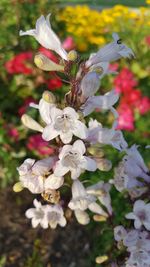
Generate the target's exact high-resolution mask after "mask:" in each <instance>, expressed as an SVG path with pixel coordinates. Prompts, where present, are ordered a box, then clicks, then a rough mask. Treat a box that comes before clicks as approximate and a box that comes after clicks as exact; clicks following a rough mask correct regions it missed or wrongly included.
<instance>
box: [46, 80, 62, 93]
mask: <svg viewBox="0 0 150 267" xmlns="http://www.w3.org/2000/svg"><path fill="white" fill-rule="evenodd" d="M46 84H47V87H48V89H49V90H52V91H53V90H56V89H58V88H60V87H62V81H61V80H60V79H59V78H53V79H49V80H47V81H46Z"/></svg>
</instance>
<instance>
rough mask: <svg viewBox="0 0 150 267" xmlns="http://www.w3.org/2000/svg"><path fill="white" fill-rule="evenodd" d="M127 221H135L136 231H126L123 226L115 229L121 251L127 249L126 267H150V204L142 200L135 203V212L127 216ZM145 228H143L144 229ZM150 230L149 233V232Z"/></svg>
mask: <svg viewBox="0 0 150 267" xmlns="http://www.w3.org/2000/svg"><path fill="white" fill-rule="evenodd" d="M126 218H127V219H133V220H134V227H135V229H132V230H129V229H128V230H126V229H125V228H124V227H123V226H122V225H119V226H116V227H115V228H114V238H115V240H116V241H117V246H118V248H119V249H122V247H126V250H127V252H128V254H129V258H128V259H127V260H126V262H125V265H123V266H125V267H135V266H136V267H148V266H150V265H149V263H150V236H149V232H148V231H150V203H148V204H145V202H144V201H142V200H137V201H136V202H135V203H134V207H133V212H130V213H129V214H127V215H126ZM142 227H143V228H142ZM147 230H148V231H147Z"/></svg>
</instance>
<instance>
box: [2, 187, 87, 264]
mask: <svg viewBox="0 0 150 267" xmlns="http://www.w3.org/2000/svg"><path fill="white" fill-rule="evenodd" d="M32 197H33V196H32V195H31V194H29V193H28V191H24V192H21V193H20V194H16V193H14V192H12V188H7V189H5V190H1V191H0V229H1V231H0V260H1V261H0V267H1V266H2V267H91V266H90V263H89V261H88V258H89V257H90V249H91V248H90V241H89V240H90V232H89V230H88V229H87V228H86V227H84V226H81V225H79V224H78V223H77V222H76V221H75V220H74V219H71V221H70V222H69V223H68V225H67V226H66V227H65V228H60V227H58V228H57V229H56V230H51V229H48V230H43V229H42V228H40V227H39V228H36V229H33V228H32V227H31V224H30V221H29V220H28V219H26V217H25V215H24V213H25V211H26V210H27V209H28V208H29V207H32V201H33V198H32ZM3 261H4V262H5V263H2V262H3Z"/></svg>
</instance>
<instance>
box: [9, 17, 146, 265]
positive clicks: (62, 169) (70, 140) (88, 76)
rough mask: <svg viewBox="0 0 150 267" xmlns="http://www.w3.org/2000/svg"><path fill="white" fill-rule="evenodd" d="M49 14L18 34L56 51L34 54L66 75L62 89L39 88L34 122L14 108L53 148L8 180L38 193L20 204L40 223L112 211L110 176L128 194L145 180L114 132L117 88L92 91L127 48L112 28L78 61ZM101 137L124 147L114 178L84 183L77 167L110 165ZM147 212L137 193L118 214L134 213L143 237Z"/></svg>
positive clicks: (137, 159)
mask: <svg viewBox="0 0 150 267" xmlns="http://www.w3.org/2000/svg"><path fill="white" fill-rule="evenodd" d="M49 17H50V15H48V16H47V17H46V18H45V17H44V16H41V17H40V18H39V19H38V20H37V22H36V28H35V29H32V30H27V31H26V32H23V31H20V35H21V36H23V35H31V36H33V37H34V38H35V39H36V40H37V41H38V42H39V43H40V44H41V45H42V46H43V47H44V48H46V49H50V50H53V51H54V52H55V53H56V54H57V55H58V57H59V58H57V61H54V60H52V59H50V58H49V57H47V55H44V54H42V53H38V54H37V55H35V58H34V62H35V65H36V66H37V67H38V68H40V69H41V70H44V71H57V72H58V74H59V73H61V75H63V76H64V78H65V81H67V82H68V83H69V91H68V92H67V93H66V95H65V97H64V99H63V100H62V101H61V102H59V101H58V100H57V99H56V97H55V96H54V94H52V93H51V92H49V91H44V93H43V95H42V98H41V99H40V101H39V103H37V104H36V103H30V107H31V108H34V109H37V110H38V112H39V115H40V118H41V119H40V123H39V122H37V121H36V120H34V119H33V118H32V117H31V116H29V115H28V114H23V115H22V118H21V119H22V122H23V124H24V126H26V127H27V128H29V129H32V130H35V131H37V132H39V134H38V135H41V137H42V139H43V140H44V142H45V143H46V142H50V146H51V147H52V148H53V155H52V156H50V155H49V156H48V157H47V158H44V159H41V160H37V161H36V160H35V159H32V158H28V159H26V160H25V161H24V162H23V163H22V164H21V166H20V167H18V168H17V170H18V173H19V182H18V183H16V184H15V185H14V191H16V192H19V191H21V190H22V189H23V188H27V189H28V190H29V191H30V192H31V193H33V194H36V195H37V194H39V195H40V196H41V201H42V203H41V202H39V201H38V200H37V199H34V206H35V208H31V209H28V210H27V211H26V216H27V218H30V219H31V220H32V226H33V227H37V226H38V225H39V224H40V225H41V227H43V228H44V229H45V228H48V226H50V227H51V228H56V226H57V224H59V225H60V226H62V227H64V226H65V225H66V223H67V216H65V215H66V213H65V210H66V209H70V210H71V211H72V213H73V214H74V215H75V217H76V219H77V221H78V222H79V223H80V224H83V225H86V224H88V223H89V221H90V214H89V212H88V211H91V212H93V213H94V217H93V218H94V220H96V221H105V220H107V219H109V218H111V219H112V216H113V209H112V205H111V196H110V190H111V186H112V184H114V185H115V187H116V188H117V190H118V191H123V190H126V191H127V192H128V193H129V195H131V197H132V199H134V198H137V197H139V196H141V195H143V194H145V193H147V190H148V184H149V181H150V175H149V170H148V168H147V166H146V165H145V163H144V160H143V158H142V156H141V155H140V153H139V151H138V150H137V146H136V145H133V146H131V147H130V148H129V147H128V144H127V142H126V141H125V139H124V137H123V134H122V132H121V131H120V130H118V129H117V125H118V113H117V111H116V110H115V108H114V105H115V103H116V102H117V101H118V99H119V93H118V92H117V91H116V90H115V89H114V88H113V89H112V90H110V91H108V92H107V93H105V94H103V95H102V94H99V88H100V84H101V80H102V78H103V77H105V75H108V74H109V73H110V70H109V64H110V62H112V61H115V60H118V59H120V58H121V57H124V58H131V57H134V53H133V51H132V50H131V49H130V48H129V47H128V46H126V45H125V44H124V43H122V41H121V39H120V38H119V36H118V34H116V33H113V35H112V37H113V41H112V42H111V43H109V44H107V45H105V46H104V47H102V48H101V49H99V50H98V51H97V53H95V54H92V55H91V56H90V57H89V58H88V59H87V60H86V61H82V60H81V59H80V58H79V56H78V54H77V52H76V51H74V50H71V51H70V52H68V53H67V52H66V50H65V49H64V48H63V46H62V44H61V42H60V40H59V38H58V36H57V35H56V34H55V33H54V31H53V30H52V28H51V25H50V21H49ZM97 109H98V110H100V111H101V112H111V113H112V115H113V116H114V121H113V124H112V127H111V128H107V127H106V126H103V125H102V124H101V123H100V122H98V121H97V120H96V119H93V118H90V117H89V115H91V114H92V113H93V115H94V111H95V110H97ZM105 145H109V146H112V147H114V148H115V149H117V150H118V151H119V152H123V153H125V154H126V155H125V156H124V157H123V159H122V161H121V162H120V163H119V166H118V167H116V170H115V177H114V179H111V180H110V181H107V182H106V181H105V182H104V181H103V180H101V179H99V181H98V182H97V183H95V184H93V183H92V181H90V184H87V185H86V183H87V181H86V180H83V177H84V176H83V175H82V174H83V173H84V172H85V171H88V172H92V173H94V172H95V171H96V170H97V171H98V172H99V171H101V172H102V171H109V170H110V169H111V168H112V163H111V161H110V160H108V159H107V158H105V155H104V153H103V147H104V146H105ZM37 150H38V148H37ZM92 173H91V174H90V176H91V177H92ZM86 176H88V173H87V174H86ZM139 178H140V179H139ZM88 182H89V181H88ZM91 184H92V185H91ZM66 185H67V186H68V187H69V188H70V187H71V192H70V193H68V194H69V198H67V200H66V201H63V200H62V196H63V192H62V191H63V190H62V188H63V187H65V186H66ZM149 213H150V208H149V204H145V202H144V201H142V200H138V201H137V202H135V204H134V209H133V213H129V214H127V216H126V217H127V218H128V219H134V225H135V228H136V229H137V233H138V238H139V239H140V237H139V236H140V234H141V235H142V236H144V237H143V238H145V239H147V235H145V232H142V233H140V234H139V232H138V231H139V229H140V230H141V226H142V225H143V226H144V227H145V228H146V229H147V230H149V229H150V228H149V227H150V226H149ZM121 229H122V228H121ZM117 231H118V228H117V230H116V232H117ZM119 231H120V230H119ZM121 231H122V232H123V234H122V232H121V234H122V235H121V238H124V237H122V236H125V235H126V234H125V229H124V230H121ZM129 233H130V232H129ZM118 235H119V234H118V232H117V234H116V236H117V237H115V239H116V240H117V241H120V240H122V239H120V238H119V237H118ZM123 240H124V239H123ZM123 242H124V244H126V243H125V241H123ZM146 242H147V241H146ZM137 243H138V241H137ZM125 246H126V245H125ZM132 246H133V244H132ZM134 247H136V243H135V244H134ZM141 251H142V253H145V254H143V255H146V256H147V259H149V254H148V252H149V251H147V250H142V249H141V250H140V252H139V253H141ZM136 253H138V252H137V248H135V249H134V252H133V253H132V252H131V256H130V258H129V260H128V261H127V264H126V266H130V265H129V264H130V262H131V263H133V264H134V259H135V258H136ZM143 257H145V256H143ZM138 258H139V260H141V261H140V262H142V264H143V263H144V264H147V260H143V261H142V259H140V256H139V254H138ZM101 260H102V259H101ZM104 260H107V257H103V261H104ZM101 262H102V261H101ZM136 263H137V258H136ZM137 266H139V265H137ZM143 266H145V267H146V266H147V265H143Z"/></svg>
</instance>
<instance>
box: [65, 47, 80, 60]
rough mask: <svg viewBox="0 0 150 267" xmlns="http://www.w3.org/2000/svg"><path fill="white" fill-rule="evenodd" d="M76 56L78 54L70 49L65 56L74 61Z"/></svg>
mask: <svg viewBox="0 0 150 267" xmlns="http://www.w3.org/2000/svg"><path fill="white" fill-rule="evenodd" d="M77 57H78V54H77V52H76V51H75V50H71V51H70V52H69V53H68V55H67V58H68V60H70V61H75V60H76V59H77Z"/></svg>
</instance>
